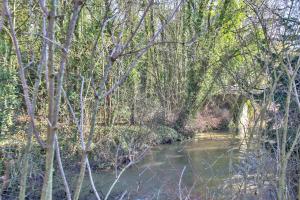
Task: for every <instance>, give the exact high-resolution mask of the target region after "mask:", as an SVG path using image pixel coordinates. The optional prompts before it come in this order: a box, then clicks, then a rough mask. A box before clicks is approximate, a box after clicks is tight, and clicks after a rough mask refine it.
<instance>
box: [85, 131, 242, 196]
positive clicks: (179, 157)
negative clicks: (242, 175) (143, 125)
mask: <svg viewBox="0 0 300 200" xmlns="http://www.w3.org/2000/svg"><path fill="white" fill-rule="evenodd" d="M215 136H216V137H215ZM197 137H198V139H197V140H193V141H188V142H185V143H175V144H171V145H159V146H155V147H153V148H152V149H151V150H149V151H148V152H147V154H146V155H145V157H144V159H143V160H142V161H140V162H139V163H137V164H135V165H134V166H132V167H130V168H129V169H128V170H127V171H126V172H125V173H124V174H123V175H122V177H121V178H120V179H119V182H118V183H117V185H116V187H115V188H114V190H113V193H112V196H117V195H119V194H122V193H124V191H126V192H127V194H128V195H130V198H129V199H163V200H164V199H176V198H178V197H179V195H180V192H179V188H181V190H182V191H181V192H182V193H184V194H185V195H188V194H189V192H190V191H191V195H196V196H203V197H204V196H205V197H207V196H215V197H216V198H217V196H216V195H218V190H220V188H222V186H223V185H224V181H225V179H227V178H229V177H230V176H231V175H230V166H231V165H232V164H234V163H236V162H237V161H238V160H237V158H238V154H239V151H238V148H235V147H236V144H237V142H236V141H235V142H234V141H233V139H232V138H231V134H228V133H224V134H220V133H218V134H215V135H214V133H212V134H210V136H209V137H205V136H204V137H203V135H198V136H196V138H197ZM183 169H185V170H184V171H183ZM182 173H183V174H182ZM181 174H182V180H181V183H180V177H181ZM93 176H94V180H95V184H96V186H97V188H99V189H100V188H101V191H102V192H103V193H104V194H105V193H106V192H107V191H108V189H109V187H110V185H111V184H112V182H113V181H114V180H115V174H114V172H113V171H111V172H106V171H105V172H104V171H103V172H97V173H94V175H93ZM179 183H180V186H179ZM85 185H86V187H83V193H82V199H92V198H93V197H92V196H93V194H89V189H88V188H87V187H88V185H89V184H88V180H86V184H85ZM112 199H114V198H112ZM126 199H127V198H126ZM195 199H198V198H195ZM199 199H200V198H199Z"/></svg>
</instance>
